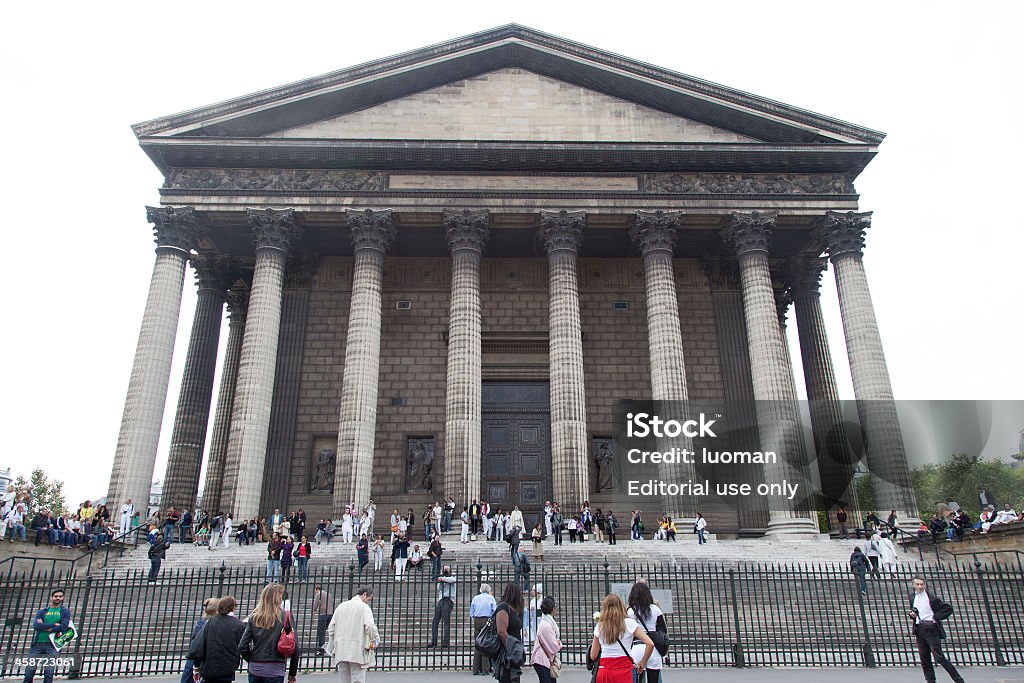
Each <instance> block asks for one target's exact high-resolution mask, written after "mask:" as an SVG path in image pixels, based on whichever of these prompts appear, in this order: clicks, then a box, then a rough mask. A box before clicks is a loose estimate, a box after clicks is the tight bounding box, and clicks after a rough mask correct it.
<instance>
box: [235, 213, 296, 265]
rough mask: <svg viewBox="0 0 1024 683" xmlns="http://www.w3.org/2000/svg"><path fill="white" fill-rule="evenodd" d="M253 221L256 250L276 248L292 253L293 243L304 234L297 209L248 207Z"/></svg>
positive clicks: (250, 219)
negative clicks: (298, 219) (296, 212)
mask: <svg viewBox="0 0 1024 683" xmlns="http://www.w3.org/2000/svg"><path fill="white" fill-rule="evenodd" d="M245 212H246V213H247V214H248V215H249V222H251V223H252V237H253V242H254V243H255V244H256V251H259V250H260V249H276V250H277V251H281V252H284V254H285V255H288V254H289V253H291V249H292V245H293V244H295V242H296V241H297V240H298V239H299V238H300V237H301V236H302V226H300V225H299V223H298V221H297V219H296V218H295V209H246V210H245Z"/></svg>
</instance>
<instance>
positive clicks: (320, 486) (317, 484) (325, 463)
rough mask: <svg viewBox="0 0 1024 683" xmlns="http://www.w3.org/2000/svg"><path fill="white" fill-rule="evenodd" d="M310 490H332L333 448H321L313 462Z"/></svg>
mask: <svg viewBox="0 0 1024 683" xmlns="http://www.w3.org/2000/svg"><path fill="white" fill-rule="evenodd" d="M310 489H311V490H312V491H327V492H333V491H334V449H333V448H321V449H320V452H319V453H317V454H316V462H315V463H313V481H312V484H311V485H310Z"/></svg>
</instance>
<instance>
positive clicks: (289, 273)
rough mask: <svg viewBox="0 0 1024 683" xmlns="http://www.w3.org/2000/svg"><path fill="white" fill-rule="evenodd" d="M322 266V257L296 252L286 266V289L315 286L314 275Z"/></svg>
mask: <svg viewBox="0 0 1024 683" xmlns="http://www.w3.org/2000/svg"><path fill="white" fill-rule="evenodd" d="M319 267H320V259H319V258H317V257H316V256H307V255H303V254H296V255H294V256H292V258H291V260H290V261H288V264H287V265H286V266H285V271H284V287H285V289H309V288H310V287H312V286H313V277H314V276H315V275H316V271H317V268H319Z"/></svg>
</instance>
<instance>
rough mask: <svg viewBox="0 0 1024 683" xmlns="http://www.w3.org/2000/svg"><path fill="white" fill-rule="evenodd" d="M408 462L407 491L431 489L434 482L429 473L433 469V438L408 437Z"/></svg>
mask: <svg viewBox="0 0 1024 683" xmlns="http://www.w3.org/2000/svg"><path fill="white" fill-rule="evenodd" d="M428 446H429V448H428ZM408 464H409V467H408V477H409V479H408V480H409V491H430V490H432V489H433V488H434V482H433V480H432V479H431V476H430V473H431V470H433V469H434V440H433V439H410V440H409V453H408Z"/></svg>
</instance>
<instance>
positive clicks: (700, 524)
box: [697, 517, 708, 529]
mask: <svg viewBox="0 0 1024 683" xmlns="http://www.w3.org/2000/svg"><path fill="white" fill-rule="evenodd" d="M707 525H708V520H706V519H704V518H703V517H701V518H700V519H698V520H697V528H698V529H704V528H707Z"/></svg>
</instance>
